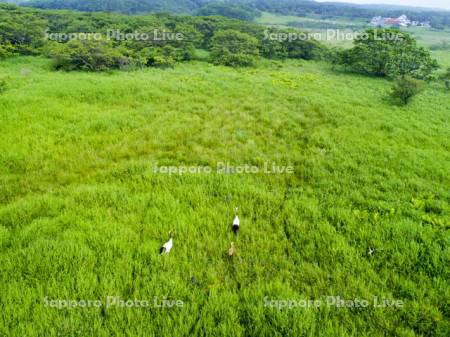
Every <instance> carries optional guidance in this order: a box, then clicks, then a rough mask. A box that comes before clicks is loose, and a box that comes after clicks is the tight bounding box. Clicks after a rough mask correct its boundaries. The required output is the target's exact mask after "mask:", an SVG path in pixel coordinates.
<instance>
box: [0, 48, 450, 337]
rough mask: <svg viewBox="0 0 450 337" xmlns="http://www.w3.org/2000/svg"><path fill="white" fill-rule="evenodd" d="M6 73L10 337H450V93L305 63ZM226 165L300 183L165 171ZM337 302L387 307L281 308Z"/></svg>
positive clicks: (0, 168)
mask: <svg viewBox="0 0 450 337" xmlns="http://www.w3.org/2000/svg"><path fill="white" fill-rule="evenodd" d="M0 76H2V77H3V78H6V79H7V83H8V84H7V88H6V91H5V92H4V93H3V94H1V95H0V269H1V272H0V294H1V296H0V305H1V307H2V313H1V316H0V317H1V319H0V335H1V336H8V337H9V336H29V337H32V336H188V335H192V336H193V335H196V336H296V337H297V336H408V337H409V336H443V337H444V336H448V332H449V331H450V322H449V320H448V317H449V316H450V307H449V303H450V286H449V283H448V280H449V279H450V270H449V264H450V241H449V240H450V232H449V229H450V223H449V219H450V209H449V201H450V192H449V186H450V178H449V177H450V175H449V172H450V151H449V150H450V147H449V142H448V140H449V137H450V131H449V117H450V106H449V95H448V92H446V91H445V89H444V86H443V84H438V83H432V84H430V85H429V86H428V87H427V89H426V91H425V92H423V93H422V94H420V95H419V96H418V97H416V98H415V99H414V101H413V102H412V103H411V105H410V106H409V107H407V108H402V107H396V106H394V105H393V104H392V103H391V102H390V101H389V99H388V98H387V96H388V93H389V91H390V87H391V83H390V82H389V81H387V80H385V79H377V78H370V77H364V76H358V75H353V74H346V73H340V72H337V71H333V70H332V69H331V68H330V67H329V66H328V65H326V64H321V63H314V62H302V61H288V62H269V61H264V62H261V63H260V64H259V65H258V67H257V68H254V69H242V70H234V69H229V68H225V67H216V66H212V65H208V64H205V63H202V62H193V63H187V64H182V65H178V66H176V67H175V68H174V69H169V70H159V69H146V70H141V71H135V72H112V73H103V74H92V73H61V72H54V71H50V64H49V61H47V60H45V59H40V58H24V57H22V58H15V59H10V60H8V61H3V62H2V63H0ZM218 162H229V163H230V165H245V164H249V165H256V166H263V165H264V163H276V165H278V166H283V165H292V166H293V167H294V174H266V173H261V172H260V173H257V174H244V173H243V174H223V173H212V174H206V173H201V174H183V175H177V174H173V175H169V174H165V173H161V172H155V170H154V168H155V165H158V167H161V166H163V165H173V166H179V165H184V166H209V167H213V168H214V167H215V165H217V163H218ZM235 207H239V209H240V217H241V227H242V228H241V232H240V234H239V236H238V238H235V237H234V236H233V234H232V233H231V231H230V225H231V221H232V219H233V216H234V209H235ZM170 230H174V231H175V237H174V242H175V243H174V248H173V250H172V252H171V254H170V255H167V256H160V255H159V254H158V249H159V247H160V246H161V244H162V243H164V242H165V241H167V239H168V232H169V231H170ZM232 241H234V242H235V244H236V248H237V256H236V257H235V258H234V259H232V260H230V259H229V258H228V257H227V256H226V252H227V250H228V248H229V246H230V242H232ZM107 296H119V297H120V298H121V299H124V300H133V299H138V300H149V301H150V302H151V303H153V302H154V299H155V297H156V300H157V302H158V303H160V302H161V301H162V299H169V300H178V301H182V302H183V303H184V306H183V307H173V308H167V307H166V308H159V307H154V306H152V307H150V308H137V307H133V308H120V307H118V306H112V307H109V308H107V307H105V305H103V304H104V301H105V299H106V298H107ZM329 296H335V297H336V296H340V297H341V298H342V299H345V300H347V301H350V300H354V299H363V300H364V299H365V300H368V301H369V305H368V306H367V307H364V308H342V307H341V308H339V307H336V306H332V305H330V306H328V305H325V304H324V305H321V306H320V307H318V308H301V307H296V308H292V309H287V308H284V309H279V308H275V307H267V306H266V301H267V299H269V300H271V301H274V300H309V299H310V300H317V301H326V300H327V297H329ZM375 296H377V297H378V298H380V299H381V298H384V299H388V300H400V301H403V302H404V306H403V307H402V308H400V307H394V308H393V307H384V308H378V307H377V308H376V307H374V306H373V305H372V304H373V303H372V302H373V300H374V297H375ZM57 299H59V300H76V301H80V300H93V301H95V300H99V301H102V305H101V306H100V307H90V308H79V307H78V308H62V309H58V308H53V307H51V306H48V305H47V304H46V303H47V302H46V301H49V300H57ZM272 303H273V302H272ZM323 303H324V302H323Z"/></svg>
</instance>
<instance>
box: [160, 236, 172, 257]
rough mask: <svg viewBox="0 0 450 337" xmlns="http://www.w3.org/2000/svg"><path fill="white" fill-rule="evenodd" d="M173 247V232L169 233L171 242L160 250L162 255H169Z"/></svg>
mask: <svg viewBox="0 0 450 337" xmlns="http://www.w3.org/2000/svg"><path fill="white" fill-rule="evenodd" d="M172 247H173V235H172V231H170V233H169V241H167V242H166V243H165V244H163V245H162V247H161V249H160V250H159V253H160V254H169V253H170V251H171V250H172Z"/></svg>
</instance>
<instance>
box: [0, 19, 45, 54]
mask: <svg viewBox="0 0 450 337" xmlns="http://www.w3.org/2000/svg"><path fill="white" fill-rule="evenodd" d="M45 24H46V23H45V21H44V20H42V19H40V18H38V17H36V16H34V15H31V14H28V13H26V12H20V11H19V12H17V13H15V12H13V11H11V12H8V11H5V12H3V13H2V15H1V22H0V57H7V56H12V55H15V54H22V55H32V54H37V53H39V51H40V48H41V47H43V46H44V44H45V42H46V41H45Z"/></svg>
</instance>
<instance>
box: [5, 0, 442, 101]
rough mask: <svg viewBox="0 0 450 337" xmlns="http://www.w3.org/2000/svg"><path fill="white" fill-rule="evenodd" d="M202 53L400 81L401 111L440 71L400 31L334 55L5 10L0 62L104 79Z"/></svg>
mask: <svg viewBox="0 0 450 337" xmlns="http://www.w3.org/2000/svg"><path fill="white" fill-rule="evenodd" d="M305 36H306V38H301V37H305ZM144 37H145V38H144ZM198 50H203V51H205V52H206V54H207V55H208V58H207V60H208V61H209V62H211V63H213V64H216V65H225V66H231V67H242V66H252V65H254V64H255V63H256V62H257V61H258V59H259V58H268V59H275V60H283V59H304V60H322V61H324V62H329V63H331V64H333V65H334V66H335V67H342V68H344V69H348V70H349V71H354V72H357V73H362V74H367V75H372V76H383V77H389V78H392V79H397V80H398V83H397V87H396V93H395V95H397V96H398V97H399V98H400V99H401V101H402V102H403V103H404V104H406V103H408V102H409V99H410V98H411V97H412V96H413V95H414V94H415V93H417V92H419V91H420V90H419V89H420V88H421V87H423V83H422V81H429V80H433V79H436V78H437V75H436V73H435V70H436V69H438V67H439V65H438V63H437V62H436V60H434V59H433V58H432V57H431V53H430V51H429V50H427V49H425V48H423V47H420V46H418V45H417V42H416V40H415V39H414V38H413V37H412V36H411V35H410V34H409V33H406V32H403V31H400V30H397V29H369V30H367V31H366V32H364V33H362V34H361V35H359V36H358V37H357V38H356V39H355V41H354V46H353V48H350V49H330V48H328V47H326V46H325V45H323V44H321V43H320V42H318V41H316V40H314V39H312V38H308V35H307V34H306V33H304V34H303V35H301V34H300V32H299V31H298V30H295V29H277V28H268V27H264V26H260V25H256V24H252V23H249V22H247V21H242V20H236V19H229V18H224V17H219V16H204V17H203V16H202V17H200V16H187V15H185V16H184V15H171V14H162V13H159V14H152V15H132V16H130V15H123V14H117V13H87V12H86V13H85V12H73V11H59V10H40V9H30V8H23V7H17V6H15V5H8V4H0V59H1V58H7V57H11V56H15V55H44V56H47V57H50V58H52V59H53V61H54V68H55V69H57V70H85V71H104V70H109V69H133V68H139V67H161V68H165V67H173V66H174V65H175V64H176V63H178V62H184V61H189V60H193V59H195V58H196V55H197V54H198ZM448 74H450V71H449V72H448V73H447V75H445V76H444V81H445V83H446V85H447V87H449V86H450V82H449V75H448Z"/></svg>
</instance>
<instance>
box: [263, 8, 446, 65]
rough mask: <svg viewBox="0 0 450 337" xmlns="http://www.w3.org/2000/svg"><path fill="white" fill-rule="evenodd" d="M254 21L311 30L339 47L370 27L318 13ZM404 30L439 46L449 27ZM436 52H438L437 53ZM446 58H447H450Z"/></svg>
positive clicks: (425, 43) (268, 16)
mask: <svg viewBox="0 0 450 337" xmlns="http://www.w3.org/2000/svg"><path fill="white" fill-rule="evenodd" d="M256 22H257V23H259V24H262V25H266V26H274V27H279V28H298V29H300V30H303V31H308V32H311V33H320V34H321V38H320V40H321V41H322V42H323V43H326V44H329V45H332V46H336V47H343V48H349V47H351V46H352V40H351V39H348V38H347V36H351V35H352V34H351V33H355V32H360V31H364V30H365V29H367V28H371V26H370V25H369V22H368V21H367V20H364V19H359V20H356V19H355V20H352V19H349V18H339V17H336V18H333V19H322V18H320V17H319V16H307V17H298V16H290V15H281V14H273V13H267V12H263V13H262V15H261V16H260V17H258V18H257V19H256ZM330 30H331V31H337V32H336V33H331V34H330V33H328V34H327V31H330ZM404 30H405V31H406V32H409V33H411V34H412V35H413V36H414V37H415V38H416V39H417V41H418V43H419V44H420V45H422V46H424V47H427V48H430V47H432V46H437V45H440V44H442V43H443V42H445V43H447V44H450V30H448V29H446V30H436V29H432V28H422V27H409V28H406V29H404ZM443 52H444V53H446V54H447V55H448V54H450V51H449V50H444V51H443ZM437 54H438V55H439V54H440V51H439V52H437ZM448 58H449V59H450V57H448Z"/></svg>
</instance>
